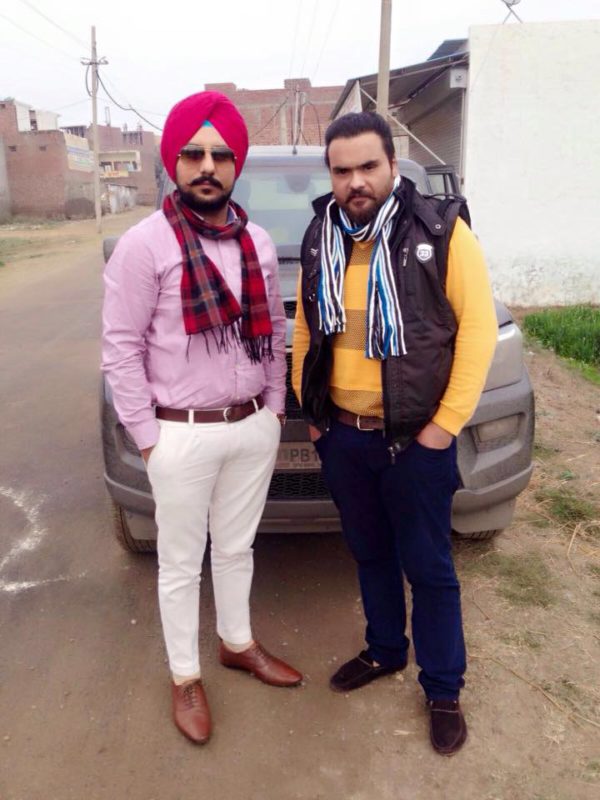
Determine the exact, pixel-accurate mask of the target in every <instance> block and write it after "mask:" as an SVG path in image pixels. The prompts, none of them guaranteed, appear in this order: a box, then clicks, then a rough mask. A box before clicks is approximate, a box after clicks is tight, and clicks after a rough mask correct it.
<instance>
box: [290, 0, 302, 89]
mask: <svg viewBox="0 0 600 800" xmlns="http://www.w3.org/2000/svg"><path fill="white" fill-rule="evenodd" d="M303 2H304V0H299V2H298V6H297V8H296V23H295V25H294V44H293V45H292V55H291V56H290V66H289V67H288V75H289V77H290V78H292V77H293V75H292V65H293V63H294V58H295V57H296V42H297V41H298V22H299V21H300V10H301V8H302V3H303Z"/></svg>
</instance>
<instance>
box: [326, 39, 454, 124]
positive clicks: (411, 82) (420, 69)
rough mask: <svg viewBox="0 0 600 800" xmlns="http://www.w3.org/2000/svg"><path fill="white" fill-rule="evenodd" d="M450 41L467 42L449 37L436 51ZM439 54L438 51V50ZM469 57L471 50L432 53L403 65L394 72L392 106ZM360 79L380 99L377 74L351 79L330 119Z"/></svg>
mask: <svg viewBox="0 0 600 800" xmlns="http://www.w3.org/2000/svg"><path fill="white" fill-rule="evenodd" d="M448 42H465V43H466V42H467V40H466V39H456V40H452V39H451V40H447V42H443V43H442V45H440V47H439V48H438V50H436V53H437V52H438V51H439V50H440V49H441V48H442V47H444V46H445V45H446V44H447V43H448ZM434 55H435V53H434ZM468 59H469V53H468V51H467V50H466V49H465V50H462V51H459V52H455V53H453V54H451V55H446V56H442V57H438V58H433V56H431V57H430V58H429V59H427V61H422V62H421V63H420V64H412V65H411V66H409V67H400V69H394V70H391V72H390V99H389V104H390V106H398V105H400V104H401V103H403V102H406V101H407V100H410V99H411V98H412V97H414V96H415V95H416V94H418V92H419V91H421V89H423V88H424V87H425V86H426V85H427V84H429V83H431V81H433V80H436V79H437V78H438V77H439V76H440V75H442V74H443V73H444V72H446V70H448V69H449V68H450V67H452V66H454V65H455V64H457V63H467V62H468ZM356 81H358V82H359V83H360V87H361V89H364V91H365V92H367V93H368V94H369V95H371V97H372V98H374V99H375V100H376V99H377V73H375V74H373V75H363V76H362V77H359V78H351V79H350V80H349V81H346V85H345V86H344V90H343V92H342V94H341V95H340V97H339V99H338V101H337V103H336V104H335V107H334V109H333V111H332V112H331V117H330V119H335V115H336V114H337V113H338V111H339V109H340V108H341V107H342V105H343V103H344V101H345V99H346V97H347V96H348V94H349V92H350V90H351V88H352V86H353V85H354V83H355V82H356ZM362 103H363V109H366V108H368V106H369V105H370V103H369V101H368V100H367V98H366V97H365V96H364V95H362Z"/></svg>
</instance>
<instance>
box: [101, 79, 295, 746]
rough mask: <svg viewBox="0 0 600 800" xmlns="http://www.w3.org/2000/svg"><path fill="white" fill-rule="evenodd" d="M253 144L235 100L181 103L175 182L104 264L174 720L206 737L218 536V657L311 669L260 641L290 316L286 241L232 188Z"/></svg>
mask: <svg viewBox="0 0 600 800" xmlns="http://www.w3.org/2000/svg"><path fill="white" fill-rule="evenodd" d="M247 152H248V132H247V129H246V125H245V123H244V120H243V118H242V116H241V114H240V112H239V111H238V110H237V108H236V107H235V106H234V105H233V103H232V102H231V101H230V100H229V99H228V98H227V97H225V95H222V94H220V93H219V92H200V93H199V94H194V95H192V96H191V97H187V98H185V99H184V100H182V101H181V102H180V103H177V105H175V107H174V108H173V109H172V110H171V112H170V114H169V116H168V118H167V121H166V124H165V129H164V132H163V137H162V143H161V155H162V160H163V163H164V166H165V169H166V171H167V173H168V174H169V176H170V177H171V179H172V180H173V181H174V182H175V184H176V185H177V190H176V191H174V192H173V193H172V194H170V195H169V196H168V197H167V198H166V199H165V201H164V204H163V207H162V209H161V210H160V211H156V212H155V213H154V214H152V215H151V216H149V217H147V218H146V219H144V220H143V221H142V222H140V223H139V224H138V225H135V226H134V227H133V228H131V229H130V230H129V231H128V232H127V233H126V234H125V235H124V236H122V237H121V239H120V240H119V242H118V244H117V247H116V248H115V251H114V254H113V256H112V257H111V259H110V261H109V262H108V264H107V265H106V270H105V300H104V313H103V349H102V368H103V370H104V372H105V373H106V376H107V378H108V382H109V384H110V387H111V389H112V393H113V400H114V405H115V408H116V410H117V413H118V415H119V419H120V421H121V422H122V424H123V425H124V426H125V428H126V429H127V431H128V433H129V435H130V436H131V437H132V438H133V440H134V441H135V443H136V445H137V446H138V448H139V450H140V452H141V454H142V456H143V458H144V461H145V462H146V469H147V472H148V477H149V480H150V483H151V486H152V492H153V495H154V500H155V502H156V522H157V525H158V545H157V547H158V563H159V577H158V595H159V604H160V613H161V619H162V626H163V633H164V637H165V643H166V648H167V653H168V657H169V666H170V669H171V678H172V685H171V691H172V702H173V716H174V721H175V724H176V725H177V727H178V728H179V730H180V731H181V732H182V733H183V734H184V735H185V736H187V737H188V738H189V739H191V740H192V741H194V742H196V743H198V744H203V743H204V742H206V741H207V740H208V738H209V736H210V733H211V719H210V711H209V708H208V703H207V700H206V695H205V693H204V688H203V682H202V678H201V671H200V659H199V652H198V629H199V618H198V616H199V615H198V606H199V597H200V573H201V569H202V561H203V557H204V551H205V547H206V542H207V532H208V525H209V523H210V537H211V549H210V553H211V570H212V580H213V587H214V596H215V606H216V615H217V633H218V635H219V636H220V638H221V643H220V649H219V660H220V662H221V664H222V665H224V666H225V667H230V668H233V669H241V670H245V671H247V672H250V673H251V674H253V675H254V676H255V677H257V678H258V679H259V680H261V681H263V682H264V683H267V684H270V685H273V686H294V685H297V684H298V683H300V681H301V680H302V675H301V674H300V673H299V672H297V671H296V670H295V669H293V668H292V667H290V666H289V665H288V664H285V663H284V662H283V661H281V660H279V659H277V658H275V657H274V656H272V655H270V654H269V653H268V652H267V651H266V650H265V649H264V648H263V647H262V646H261V645H260V644H259V642H258V641H256V640H255V639H254V638H253V634H252V629H251V627H250V610H249V597H250V588H251V583H252V572H253V559H252V545H253V542H254V537H255V534H256V529H257V526H258V523H259V520H260V518H261V515H262V511H263V508H264V504H265V500H266V497H267V491H268V487H269V482H270V479H271V474H272V472H273V467H274V465H275V459H276V454H277V448H278V444H279V439H280V435H281V426H282V425H283V424H284V422H285V416H284V401H285V373H286V362H285V314H284V310H283V303H282V300H281V294H280V290H279V279H278V270H277V256H276V251H275V246H274V244H273V242H272V240H271V238H270V237H269V235H268V234H267V233H266V231H264V230H263V229H262V228H259V227H258V226H257V225H254V224H253V223H251V222H249V221H248V217H247V216H246V213H245V211H244V210H243V209H242V208H241V207H240V206H239V205H238V204H237V203H235V202H234V201H233V200H231V193H232V191H233V187H234V184H235V180H236V178H237V177H238V176H239V174H240V172H241V171H242V168H243V166H244V161H245V159H246V154H247Z"/></svg>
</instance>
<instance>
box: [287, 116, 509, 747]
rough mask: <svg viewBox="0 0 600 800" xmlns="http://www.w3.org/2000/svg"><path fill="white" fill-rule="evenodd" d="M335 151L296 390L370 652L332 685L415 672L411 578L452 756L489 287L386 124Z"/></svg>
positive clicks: (434, 735)
mask: <svg viewBox="0 0 600 800" xmlns="http://www.w3.org/2000/svg"><path fill="white" fill-rule="evenodd" d="M325 142H326V152H325V160H326V163H327V166H328V168H329V171H330V175H331V183H332V189H333V194H332V195H328V196H326V197H322V198H319V199H318V200H316V201H315V203H314V204H313V205H314V210H315V213H316V216H315V218H314V219H313V221H312V222H311V224H310V225H309V227H308V229H307V231H306V234H305V237H304V241H303V244H302V272H301V276H300V281H299V286H298V306H297V314H296V325H295V332H294V344H293V367H292V370H293V374H292V379H293V385H294V389H295V391H296V394H297V395H298V398H299V400H300V403H301V405H302V410H303V413H304V416H305V418H306V420H307V421H308V423H309V426H310V433H311V438H312V440H313V442H314V444H315V447H316V449H317V451H318V453H319V456H320V458H321V462H322V465H323V474H324V477H325V480H326V482H327V484H328V486H329V489H330V491H331V494H332V497H333V499H334V501H335V503H336V505H337V507H338V509H339V511H340V516H341V520H342V526H343V530H344V536H345V538H346V541H347V543H348V546H349V548H350V550H351V552H352V555H353V556H354V558H355V559H356V561H357V565H358V576H359V581H360V587H361V594H362V600H363V607H364V611H365V616H366V619H367V628H366V637H365V638H366V643H367V648H366V649H365V650H363V651H362V652H361V653H360V654H359V655H358V656H357V657H355V658H352V659H351V660H350V661H348V662H346V663H345V664H344V665H343V666H342V667H340V669H339V670H338V671H337V672H336V673H335V675H333V677H332V678H331V682H330V685H331V688H332V689H334V690H336V691H341V692H347V691H350V690H352V689H357V688H359V687H361V686H364V685H365V684H366V683H369V682H370V681H372V680H374V679H376V678H378V677H380V676H382V675H387V674H390V673H393V672H396V671H398V670H401V669H403V668H404V667H405V666H406V663H407V655H408V645H409V641H408V638H407V636H406V632H405V629H406V609H405V599H404V585H403V576H406V578H407V580H408V582H409V584H410V586H411V589H412V599H413V613H412V633H413V643H414V648H415V655H416V660H417V664H418V665H419V667H420V672H419V681H420V683H421V685H422V687H423V689H424V691H425V695H426V698H427V705H428V708H429V710H430V736H431V741H432V744H433V746H434V748H435V749H436V750H437V751H438V752H439V753H441V754H443V755H452V754H453V753H455V752H456V751H457V750H458V749H459V748H460V747H461V746H462V744H463V743H464V741H465V739H466V735H467V728H466V723H465V720H464V716H463V714H462V711H461V708H460V705H459V693H460V689H461V688H462V687H463V685H464V680H463V675H464V672H465V669H466V655H465V646H464V639H463V632H462V616H461V608H460V586H459V583H458V580H457V577H456V573H455V570H454V565H453V562H452V555H451V540H450V530H451V523H450V517H451V508H452V496H453V494H454V492H455V491H456V488H457V486H458V470H457V464H456V438H455V437H456V436H457V435H458V433H459V432H460V430H461V428H462V427H463V426H464V424H465V423H466V422H467V421H468V419H469V418H470V416H471V415H472V413H473V411H474V410H475V407H476V406H477V402H478V400H479V396H480V394H481V391H482V389H483V386H484V383H485V379H486V375H487V371H488V368H489V365H490V362H491V359H492V356H493V353H494V347H495V342H496V336H497V323H496V316H495V312H494V305H493V300H492V294H491V289H490V284H489V280H488V276H487V271H486V267H485V263H484V260H483V256H482V254H481V250H480V248H479V245H478V243H477V240H476V239H475V237H474V235H473V234H472V233H471V231H470V229H469V227H468V226H467V225H466V223H465V222H464V221H463V220H462V219H461V218H460V217H458V212H459V210H460V206H461V204H460V202H449V203H448V202H442V203H441V202H440V201H439V200H435V199H431V198H424V197H422V196H421V195H420V194H419V193H418V192H417V190H416V188H415V186H414V184H413V183H412V182H411V181H409V180H407V179H406V178H402V179H401V178H400V177H399V175H398V171H397V164H396V159H395V156H394V146H393V140H392V135H391V131H390V128H389V126H388V125H387V123H386V122H385V121H384V120H383V119H382V118H381V117H380V116H378V115H377V114H372V113H368V112H362V113H359V114H347V115H345V116H343V117H341V118H339V119H338V120H336V121H335V122H333V123H332V125H331V126H330V127H329V129H328V130H327V133H326V138H325Z"/></svg>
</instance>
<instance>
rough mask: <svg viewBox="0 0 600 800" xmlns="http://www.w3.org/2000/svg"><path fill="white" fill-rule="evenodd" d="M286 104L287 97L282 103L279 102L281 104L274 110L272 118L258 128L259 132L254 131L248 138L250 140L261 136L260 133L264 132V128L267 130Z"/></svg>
mask: <svg viewBox="0 0 600 800" xmlns="http://www.w3.org/2000/svg"><path fill="white" fill-rule="evenodd" d="M286 103H287V97H286V98H285V100H283V102H281V103H280V104H279V106H278V107H277V109H276V111H275V113H274V114H273V116H272V117H271V118H270V119H269V120H268V122H265V124H264V125H263V126H262V128H260V130H258V131H255V132H254V133H253V134H251V136H250V139H255V138H256V137H257V136H259V134H261V133H262V132H263V131H264V130H265V128H268V127H269V125H270V124H271V123H272V122H273V120H274V119H275V117H276V116H277V114H279V112H280V111H281V109H282V108H283V107H284V105H286Z"/></svg>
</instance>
